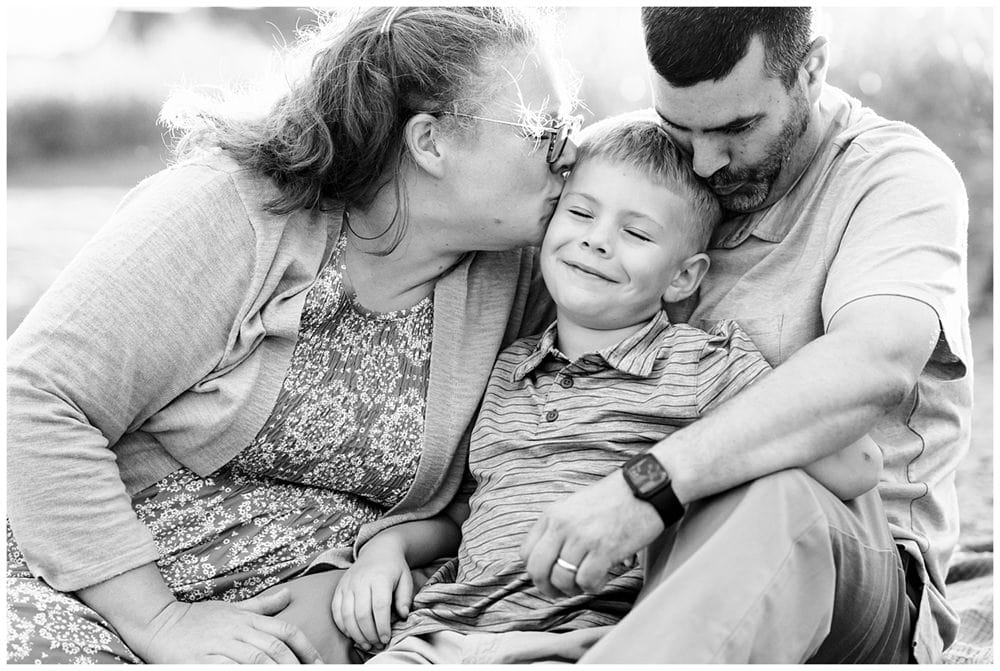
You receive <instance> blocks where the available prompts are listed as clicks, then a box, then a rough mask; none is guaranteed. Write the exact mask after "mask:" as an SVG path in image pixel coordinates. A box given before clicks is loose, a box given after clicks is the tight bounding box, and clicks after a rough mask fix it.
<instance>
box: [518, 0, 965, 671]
mask: <svg viewBox="0 0 1000 671" xmlns="http://www.w3.org/2000/svg"><path fill="white" fill-rule="evenodd" d="M642 17H643V26H644V29H645V38H646V47H647V53H648V55H649V58H650V61H651V65H652V69H653V72H652V75H651V78H652V83H653V94H654V105H655V108H656V113H657V114H658V116H659V117H660V119H661V121H662V123H663V125H664V127H665V128H666V129H667V130H668V131H669V132H670V134H671V135H672V137H673V138H674V139H675V141H676V142H677V143H678V144H679V145H680V146H681V147H682V148H683V149H684V150H685V151H686V152H687V153H688V154H689V155H690V157H691V160H692V163H693V165H694V168H695V171H696V172H697V173H698V175H699V176H700V177H702V178H703V179H704V180H706V182H707V183H708V185H709V186H710V187H711V188H712V189H713V191H714V192H715V193H716V195H717V196H718V197H719V199H720V201H721V202H722V204H723V207H724V208H725V209H726V210H727V211H728V219H727V220H726V221H725V222H724V223H723V224H722V225H721V226H720V227H719V229H718V230H717V231H716V234H715V236H714V238H713V242H712V245H711V249H710V256H711V258H712V265H711V268H710V270H709V273H708V276H707V277H706V280H705V282H704V284H703V285H702V289H701V294H700V297H699V299H698V301H697V304H696V305H694V306H690V305H689V306H675V308H676V309H675V310H674V314H673V317H674V319H675V321H677V320H684V319H687V320H689V321H690V322H691V323H692V324H693V325H695V326H700V327H702V328H706V327H709V326H711V324H712V323H713V322H715V321H718V320H720V319H735V320H736V321H738V322H739V323H740V324H741V325H742V326H743V327H744V329H746V330H747V331H748V332H749V333H750V335H751V337H752V338H753V340H754V341H755V343H756V344H757V346H758V347H759V348H760V349H761V351H762V352H763V353H764V355H765V357H766V358H767V359H768V360H769V361H770V363H771V364H772V365H774V366H775V370H774V371H773V372H772V373H771V374H770V375H768V376H767V377H765V378H764V379H762V380H761V381H759V382H758V383H757V384H755V385H753V386H751V387H750V388H749V389H747V390H745V391H744V392H742V393H741V394H739V395H738V396H737V397H735V398H734V399H732V400H731V401H729V402H728V403H726V404H724V405H723V406H721V407H720V408H719V409H718V410H717V411H716V412H715V413H713V414H711V415H709V416H708V417H706V418H704V419H702V420H700V421H698V422H695V423H693V424H691V425H690V426H688V427H686V428H685V429H682V430H680V431H678V432H676V433H675V434H673V435H672V436H671V437H669V438H667V439H666V440H664V441H662V442H660V443H658V444H657V445H656V446H655V447H654V448H653V449H652V450H651V451H650V453H649V454H650V455H651V456H650V457H644V458H643V459H642V460H641V461H640V462H637V463H633V464H630V465H627V466H626V467H625V468H624V469H623V470H622V471H620V472H617V473H615V474H613V475H611V476H609V477H607V478H605V479H604V480H602V481H600V482H598V483H597V484H595V485H592V486H590V487H589V488H588V489H587V490H584V491H582V492H579V493H577V494H574V495H573V496H571V497H568V498H567V499H565V500H563V501H560V502H557V503H555V504H553V506H552V507H551V508H550V509H549V511H548V512H547V514H546V516H545V517H544V518H543V519H542V520H541V521H540V522H539V524H538V525H537V526H536V528H535V529H534V531H533V533H532V534H531V535H530V536H529V538H528V540H527V541H526V542H525V545H524V547H523V548H522V555H523V557H524V558H525V561H526V562H527V565H528V571H529V573H531V575H532V577H533V578H534V580H535V581H536V583H538V584H539V585H540V586H541V587H542V588H543V589H548V590H551V591H552V592H553V593H564V594H572V593H577V592H578V591H579V590H580V589H583V590H593V589H595V588H596V587H598V586H599V585H601V584H603V582H604V581H605V580H606V579H607V573H608V571H609V570H610V569H611V567H612V566H613V565H614V564H615V562H617V561H620V560H621V559H622V558H623V557H626V556H628V555H630V554H631V553H633V552H636V551H639V550H641V549H644V548H645V552H644V560H645V562H646V563H645V564H644V566H645V570H646V583H645V587H644V589H643V594H642V595H641V597H640V600H639V602H638V603H637V605H636V607H635V608H634V609H633V610H632V612H631V613H630V614H629V615H628V616H627V617H626V618H625V619H624V620H622V622H621V623H620V624H619V625H617V626H616V627H614V629H612V630H611V631H610V633H608V634H607V635H605V636H603V638H602V639H601V640H600V641H599V642H598V643H597V644H596V645H594V646H593V647H592V648H591V649H590V650H589V652H588V653H587V654H585V655H584V656H583V658H582V660H581V661H584V662H619V663H621V662H802V661H807V660H808V661H815V662H830V663H835V662H866V663H879V662H907V661H913V660H916V661H919V662H937V661H940V657H941V653H942V651H943V649H945V648H946V647H947V646H948V645H950V643H951V642H952V641H953V640H954V638H955V634H956V631H957V618H956V615H955V612H954V611H953V610H952V609H951V608H950V607H949V606H948V604H947V602H946V601H945V600H944V581H945V575H946V573H947V564H948V560H949V557H950V554H951V552H952V550H953V548H954V545H955V542H956V540H957V537H958V519H957V516H958V510H957V502H956V496H955V484H954V476H955V469H956V466H957V464H958V463H959V461H960V460H961V458H962V456H963V455H964V453H965V452H966V450H967V449H968V443H969V421H970V414H971V387H972V384H971V374H972V370H971V369H972V359H971V347H970V342H969V331H968V307H967V305H968V301H967V287H966V268H965V264H966V260H965V245H966V228H967V223H968V208H967V200H966V195H965V190H964V187H963V185H962V182H961V180H960V178H959V176H958V173H957V171H956V170H955V168H954V167H953V165H952V164H951V162H950V161H949V160H948V159H947V158H946V157H945V156H944V154H942V153H941V152H940V150H938V149H937V148H936V147H935V146H934V145H933V144H931V143H930V141H928V140H927V139H926V138H925V137H924V136H923V135H921V134H920V133H919V131H917V130H916V129H914V128H912V127H910V126H907V125H906V124H903V123H899V122H892V121H887V120H885V119H882V118H880V117H878V116H877V115H876V114H875V113H874V112H872V111H871V110H869V109H866V108H864V107H862V106H861V104H860V103H859V102H858V101H857V100H854V99H852V98H850V97H848V96H847V95H846V94H844V93H843V92H842V91H840V90H838V89H836V88H834V87H832V86H828V85H826V83H825V75H826V69H827V58H828V45H827V41H826V39H825V38H823V37H816V38H815V39H812V38H811V34H810V24H811V11H810V10H809V9H807V8H790V7H789V8H749V7H748V8H669V7H657V8H646V9H644V10H643V13H642ZM692 308H693V311H692ZM864 434H868V435H870V436H871V437H872V438H873V439H874V440H875V442H876V443H877V444H878V445H879V447H880V448H881V449H882V452H883V454H884V463H885V466H884V470H883V475H882V482H881V483H880V485H879V487H878V495H876V494H875V492H870V493H869V494H867V495H863V496H861V497H858V498H857V499H855V500H853V501H850V502H842V501H840V500H838V499H837V498H836V497H834V496H833V495H831V494H830V493H829V492H827V491H826V490H825V489H823V488H822V487H821V486H819V485H818V484H817V483H816V482H815V481H813V480H811V479H810V478H809V477H808V476H805V475H804V474H803V473H802V471H801V470H798V469H797V467H800V466H802V465H804V464H805V463H808V462H810V461H814V460H815V459H817V458H819V457H822V456H825V455H828V454H832V453H834V452H835V451H837V450H839V449H840V448H842V447H844V446H845V445H847V444H849V443H851V442H853V441H854V440H857V439H858V438H860V437H861V436H862V435H864ZM678 500H679V503H678ZM682 514H683V517H681V515H682ZM679 517H680V521H679V523H676V524H675V523H674V522H675V521H677V519H678V518H679ZM664 531H665V533H664Z"/></svg>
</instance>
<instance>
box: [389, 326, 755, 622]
mask: <svg viewBox="0 0 1000 671" xmlns="http://www.w3.org/2000/svg"><path fill="white" fill-rule="evenodd" d="M557 326H558V324H557V323H556V324H553V325H551V326H550V327H549V328H548V329H547V330H546V331H545V332H544V333H543V334H541V335H540V336H533V337H530V338H524V339H521V340H518V341H517V342H515V343H514V344H512V345H511V346H510V347H509V348H507V349H506V350H504V351H503V352H502V353H501V354H500V356H499V358H498V359H497V363H496V365H495V367H494V369H493V374H492V376H491V378H490V382H489V386H488V387H487V390H486V396H485V398H484V400H483V407H482V409H481V411H480V414H479V418H478V419H477V421H476V425H475V428H474V430H473V433H472V437H471V443H470V448H469V450H470V451H469V468H470V471H471V474H472V477H473V478H474V480H475V486H476V489H475V492H474V493H473V494H472V496H471V499H470V501H469V503H470V508H471V512H470V516H469V518H468V519H467V520H466V522H465V524H464V525H463V526H462V544H461V547H460V548H459V551H458V558H457V560H455V559H453V560H451V561H450V562H448V563H447V564H445V565H444V566H443V567H442V568H441V569H440V570H439V571H438V572H437V573H436V574H435V575H434V576H433V577H431V579H430V580H429V581H428V582H427V584H426V585H425V586H424V587H423V588H422V589H421V591H420V592H419V593H418V594H417V597H416V598H415V599H414V603H413V606H412V609H411V610H412V612H411V615H410V617H409V618H408V619H407V621H406V622H405V623H403V624H402V625H401V626H397V627H396V628H395V630H394V631H393V638H394V639H397V638H398V637H399V636H400V635H401V634H404V633H405V634H406V635H414V634H423V633H430V632H433V631H440V630H444V629H449V630H456V631H464V632H479V633H481V632H505V631H514V630H520V631H570V630H574V629H581V628H584V627H594V626H601V625H608V624H613V623H615V622H617V621H618V620H619V619H621V618H622V617H624V615H625V614H626V613H628V611H629V609H630V608H631V606H632V604H633V602H634V601H635V598H636V596H637V594H638V591H639V589H640V587H641V585H642V574H641V571H640V569H638V568H635V569H632V570H625V569H618V570H616V571H614V572H613V577H612V579H611V580H610V581H609V582H608V584H607V585H606V586H605V587H604V589H603V590H602V591H601V592H600V593H599V594H581V595H579V596H574V597H569V598H562V599H557V600H552V599H549V598H548V597H546V596H544V595H543V594H541V592H539V591H538V590H537V589H536V588H535V587H534V586H533V584H532V581H531V578H530V577H529V576H528V574H527V573H526V572H525V569H524V564H523V562H522V561H521V559H520V557H519V555H518V550H519V548H520V546H521V543H522V541H523V539H524V537H525V535H526V534H527V532H528V531H529V529H530V528H531V527H532V525H533V524H534V523H535V521H536V520H537V519H538V517H539V516H540V514H541V512H542V511H543V510H544V509H545V508H546V507H547V506H548V504H550V503H551V502H553V501H555V500H557V499H561V498H563V497H565V496H567V495H569V494H571V493H573V492H575V491H578V490H580V489H582V488H583V487H585V486H587V485H589V484H591V483H594V482H596V481H598V480H600V479H601V478H603V477H604V476H606V475H609V474H610V473H612V472H613V471H614V470H615V469H617V468H619V467H620V466H621V465H622V464H623V463H624V462H625V461H626V460H627V459H629V458H631V457H632V456H634V455H636V454H638V453H640V452H642V451H644V450H646V449H648V448H649V447H650V446H652V444H653V443H655V442H658V441H660V440H662V439H663V438H665V437H666V436H668V435H670V434H671V433H673V432H674V431H675V430H677V429H679V428H681V427H683V426H686V425H687V424H690V423H691V422H693V421H695V420H697V419H698V418H699V417H701V416H702V415H703V414H704V413H705V412H706V411H708V410H710V409H711V408H713V407H715V406H716V405H717V404H719V403H722V402H723V401H725V400H727V399H728V398H730V397H732V396H733V395H735V394H736V393H737V392H739V391H740V390H742V389H743V388H744V387H746V386H747V385H748V384H749V383H751V382H752V381H753V380H755V379H756V378H757V377H758V376H759V375H761V374H762V373H764V372H765V371H767V370H769V366H768V365H767V363H766V362H765V361H764V359H763V357H762V356H761V355H760V353H759V352H758V351H757V349H756V347H755V346H754V344H753V342H752V341H751V340H750V338H749V337H748V336H747V335H746V334H745V333H744V332H743V331H742V330H740V328H739V327H738V326H737V325H736V324H735V323H734V322H724V323H720V324H718V325H717V326H716V327H715V328H714V329H713V332H712V333H706V332H704V331H701V330H699V329H696V328H693V327H691V326H688V325H686V324H677V325H675V324H671V323H670V322H669V320H668V319H667V316H666V313H664V312H660V313H659V314H657V315H656V316H655V317H654V318H653V319H651V320H650V322H649V323H648V324H646V325H645V326H644V327H643V328H642V329H640V330H639V331H638V332H636V333H634V334H633V335H631V336H629V337H628V338H626V339H624V340H622V341H621V342H620V343H618V344H617V345H615V346H612V347H609V348H606V349H604V350H600V351H597V352H592V353H588V354H585V355H583V356H581V357H579V358H578V359H576V360H574V361H570V360H569V359H567V358H566V357H565V356H564V355H563V354H562V353H561V352H560V351H559V350H558V349H557V347H556V340H557V337H556V334H557V332H556V328H557Z"/></svg>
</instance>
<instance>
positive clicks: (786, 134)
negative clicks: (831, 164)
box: [708, 88, 809, 213]
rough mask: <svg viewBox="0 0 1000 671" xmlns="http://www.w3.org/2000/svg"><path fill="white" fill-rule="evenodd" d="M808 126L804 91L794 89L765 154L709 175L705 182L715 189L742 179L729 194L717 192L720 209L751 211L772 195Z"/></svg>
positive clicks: (807, 105) (807, 109) (741, 211)
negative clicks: (789, 108)
mask: <svg viewBox="0 0 1000 671" xmlns="http://www.w3.org/2000/svg"><path fill="white" fill-rule="evenodd" d="M808 127H809V102H808V100H807V99H806V95H805V92H804V91H803V90H802V89H801V88H796V92H795V94H794V95H793V96H792V111H791V113H790V114H789V116H788V121H786V122H785V125H784V126H783V127H782V129H781V134H780V135H778V137H776V138H775V139H774V141H773V142H772V143H771V145H770V147H768V150H767V155H766V157H765V158H764V160H763V161H761V162H760V163H758V164H756V165H753V166H748V167H746V168H742V169H740V170H738V171H733V170H730V169H729V168H723V169H721V170H719V171H718V172H716V173H715V174H714V175H712V176H711V177H709V178H708V185H709V187H710V188H712V190H713V191H714V190H715V189H716V188H718V187H723V188H724V187H726V186H730V185H732V184H738V183H740V182H742V185H741V186H740V188H739V189H737V190H736V191H734V192H733V193H730V194H728V195H720V194H716V197H717V198H718V199H719V202H720V203H721V204H722V207H723V209H725V210H728V211H730V212H739V213H744V212H751V211H753V210H755V209H756V208H758V207H760V206H761V204H762V203H763V202H764V201H765V200H767V197H768V196H769V195H770V194H771V187H773V186H774V183H775V182H776V181H777V179H778V176H779V175H780V174H781V171H782V170H783V169H784V167H785V164H786V163H787V162H788V157H789V156H791V153H792V150H793V149H794V148H795V143H796V142H797V141H798V139H799V138H800V137H802V135H803V134H804V133H805V132H806V129H807V128H808Z"/></svg>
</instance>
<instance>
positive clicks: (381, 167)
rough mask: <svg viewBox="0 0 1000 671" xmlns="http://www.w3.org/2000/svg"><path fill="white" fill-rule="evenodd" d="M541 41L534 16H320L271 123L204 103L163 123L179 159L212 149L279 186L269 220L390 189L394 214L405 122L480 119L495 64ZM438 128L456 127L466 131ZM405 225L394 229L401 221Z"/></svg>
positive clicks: (470, 12)
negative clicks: (304, 59) (427, 116)
mask: <svg viewBox="0 0 1000 671" xmlns="http://www.w3.org/2000/svg"><path fill="white" fill-rule="evenodd" d="M391 13H392V14H394V16H391V15H390V14H391ZM537 31H538V22H537V16H536V15H535V14H533V13H529V12H526V11H525V10H521V9H516V8H497V7H403V8H389V7H373V8H368V9H365V10H361V11H360V12H359V13H357V14H356V15H354V16H351V17H347V16H342V15H334V14H331V15H324V16H321V17H320V22H319V24H318V25H317V26H315V27H314V28H313V29H312V30H311V31H310V33H309V34H305V35H303V36H302V40H303V41H302V42H301V43H300V45H299V48H300V49H305V50H308V52H309V53H312V54H313V55H312V59H311V66H310V67H309V69H308V72H307V73H306V74H305V76H304V77H303V78H302V79H301V80H299V81H293V82H292V83H291V84H290V90H288V91H287V92H286V93H285V94H284V95H283V96H282V97H280V99H279V100H278V101H277V103H276V104H275V105H274V107H273V108H272V109H271V110H270V111H269V112H268V113H267V114H265V115H263V116H260V117H256V118H250V119H246V118H240V117H239V116H238V115H235V114H231V113H226V112H223V111H221V110H222V109H223V108H222V107H220V106H219V105H218V104H217V103H216V104H213V101H210V100H207V99H204V98H203V99H201V100H200V101H199V102H198V104H197V106H196V107H195V108H194V110H193V113H192V111H191V110H187V109H184V108H183V107H181V108H180V112H181V113H180V114H176V105H174V106H171V107H173V108H175V109H171V112H174V114H173V115H171V113H170V112H168V108H165V111H164V114H162V115H161V121H162V122H163V123H165V124H166V125H167V126H168V127H169V128H170V129H171V130H172V131H173V134H174V135H175V137H177V138H178V141H177V144H176V147H175V153H176V155H177V156H178V157H183V156H185V155H187V154H189V153H193V152H194V151H195V150H200V149H202V148H205V147H211V146H217V147H220V148H222V149H223V150H224V151H226V152H228V153H229V154H230V155H231V156H233V157H234V158H235V159H236V160H237V161H238V162H239V163H240V164H242V165H243V166H245V167H247V168H251V169H253V170H256V171H259V172H261V173H263V174H265V175H267V176H269V177H271V178H272V179H274V181H275V183H276V184H277V185H278V187H279V189H280V191H281V193H280V195H279V196H278V197H277V198H276V199H274V200H273V201H271V202H269V203H267V204H266V207H267V209H268V210H269V211H271V212H274V213H277V214H286V213H289V212H292V211H294V210H296V209H298V208H315V207H322V206H324V205H327V204H328V203H330V202H331V201H341V202H344V203H346V204H347V205H357V206H360V207H364V206H366V205H368V204H370V203H371V202H372V200H373V199H374V197H375V195H376V194H377V193H378V191H379V190H380V189H381V188H383V187H385V186H386V185H388V184H395V187H396V189H397V195H398V196H399V198H398V199H397V203H399V205H397V208H399V207H403V206H404V204H405V198H404V197H403V196H404V194H403V192H402V189H403V186H402V185H401V183H400V182H401V180H400V179H398V177H399V170H400V166H401V165H402V162H403V160H404V159H405V157H406V155H407V152H406V148H405V143H404V142H403V132H402V131H403V128H404V126H405V124H406V122H407V121H408V120H409V118H410V117H412V115H413V114H414V113H416V112H420V111H431V112H440V111H445V110H447V111H453V112H458V111H461V112H467V113H468V112H472V113H475V111H477V110H478V109H479V107H480V106H481V105H483V104H484V103H485V102H486V101H487V100H488V98H489V96H490V95H491V91H492V90H493V89H494V87H497V86H499V85H500V84H501V83H502V82H500V81H499V79H498V78H496V77H493V76H492V74H493V68H492V67H491V66H492V64H493V63H494V62H495V61H496V60H497V59H499V58H503V57H504V56H506V55H507V54H508V53H510V52H511V51H513V50H515V49H532V48H534V47H535V46H537V45H538V43H539V36H538V34H537ZM441 120H442V123H444V124H450V125H453V126H455V127H462V126H463V123H462V122H463V121H464V120H463V119H461V118H456V117H454V116H452V115H445V116H442V117H441ZM449 127H451V126H449ZM400 214H401V213H400V211H399V209H397V212H396V217H395V219H396V220H398V219H400V218H401V219H402V221H404V222H405V213H404V214H403V216H402V217H400ZM390 228H391V226H390ZM397 228H400V227H397ZM400 234H401V233H400V232H399V231H397V238H398V236H399V235H400Z"/></svg>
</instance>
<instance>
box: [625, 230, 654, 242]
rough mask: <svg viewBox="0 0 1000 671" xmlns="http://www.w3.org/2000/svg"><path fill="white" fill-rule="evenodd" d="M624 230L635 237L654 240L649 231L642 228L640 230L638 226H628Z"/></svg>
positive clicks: (644, 240)
mask: <svg viewBox="0 0 1000 671" xmlns="http://www.w3.org/2000/svg"><path fill="white" fill-rule="evenodd" d="M624 230H625V233H626V234H628V235H630V236H632V237H633V238H636V239H638V240H641V241H643V242H652V241H653V238H652V236H650V235H649V234H648V233H646V232H645V231H642V230H640V229H638V228H632V227H629V228H626V229H624Z"/></svg>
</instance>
